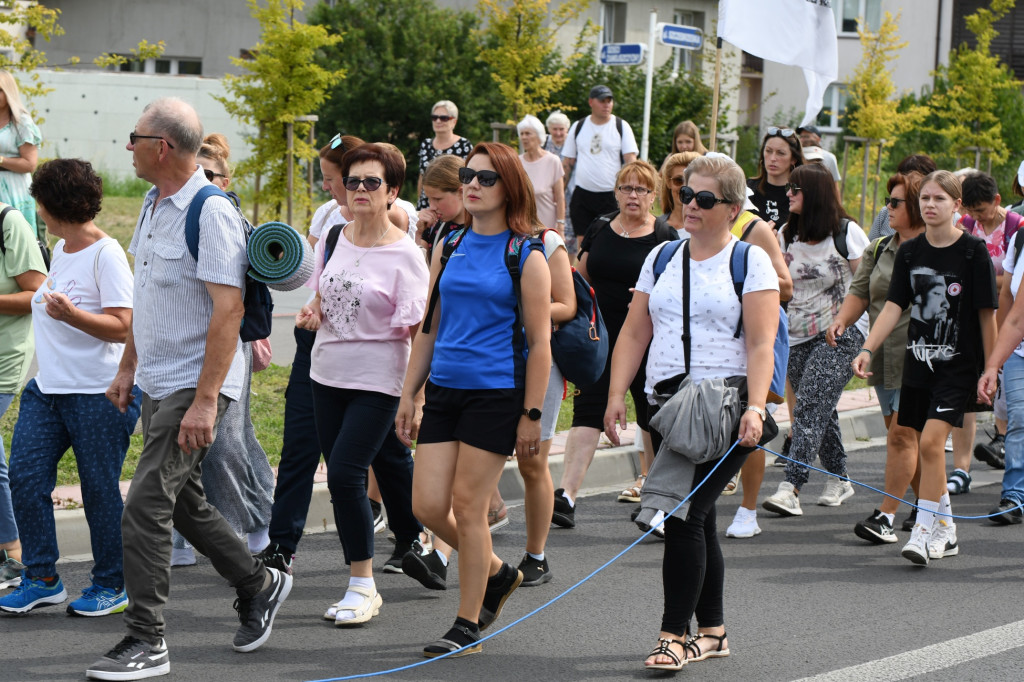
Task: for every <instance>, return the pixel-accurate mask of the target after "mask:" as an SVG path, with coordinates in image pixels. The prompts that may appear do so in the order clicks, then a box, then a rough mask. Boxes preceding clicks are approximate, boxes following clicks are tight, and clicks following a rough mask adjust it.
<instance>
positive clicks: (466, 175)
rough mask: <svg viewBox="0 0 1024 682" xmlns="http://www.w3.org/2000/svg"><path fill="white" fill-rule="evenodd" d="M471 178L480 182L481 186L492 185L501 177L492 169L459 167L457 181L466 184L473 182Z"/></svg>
mask: <svg viewBox="0 0 1024 682" xmlns="http://www.w3.org/2000/svg"><path fill="white" fill-rule="evenodd" d="M473 178H476V181H477V182H479V183H480V186H481V187H494V183H496V182H497V181H498V180H500V179H501V176H500V175H498V174H497V173H495V172H494V171H489V170H479V171H478V170H473V169H472V168H465V167H463V168H460V169H459V181H460V182H461V183H462V184H463V185H468V184H469V183H471V182H473Z"/></svg>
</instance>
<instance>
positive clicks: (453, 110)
mask: <svg viewBox="0 0 1024 682" xmlns="http://www.w3.org/2000/svg"><path fill="white" fill-rule="evenodd" d="M439 107H440V108H443V109H444V110H445V111H447V112H448V115H449V116H451V117H452V118H458V117H459V108H458V107H457V106H455V102H453V101H451V100H449V99H443V100H441V101H440V102H437V103H436V104H434V106H432V107H430V113H434V110H435V109H437V108H439Z"/></svg>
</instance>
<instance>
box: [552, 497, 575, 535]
mask: <svg viewBox="0 0 1024 682" xmlns="http://www.w3.org/2000/svg"><path fill="white" fill-rule="evenodd" d="M564 492H565V488H559V489H558V490H556V491H555V510H554V511H553V512H552V513H551V522H552V523H553V524H555V525H556V526H560V527H562V528H575V527H576V507H575V505H571V504H569V500H567V499H565V497H564V496H563V495H562V493H564Z"/></svg>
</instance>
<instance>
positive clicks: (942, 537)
mask: <svg viewBox="0 0 1024 682" xmlns="http://www.w3.org/2000/svg"><path fill="white" fill-rule="evenodd" d="M959 553H960V545H958V544H957V543H956V524H955V523H953V521H952V519H939V518H937V519H935V523H934V524H932V533H931V538H930V539H929V540H928V557H929V558H930V559H941V558H943V557H947V556H956V555H957V554H959Z"/></svg>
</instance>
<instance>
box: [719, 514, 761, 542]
mask: <svg viewBox="0 0 1024 682" xmlns="http://www.w3.org/2000/svg"><path fill="white" fill-rule="evenodd" d="M760 534H761V528H760V526H758V525H757V510H756V509H747V508H746V507H740V508H739V509H737V510H736V516H735V517H734V518H733V520H732V523H731V524H730V525H729V528H728V530H726V531H725V537H727V538H752V537H754V536H755V535H760Z"/></svg>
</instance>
